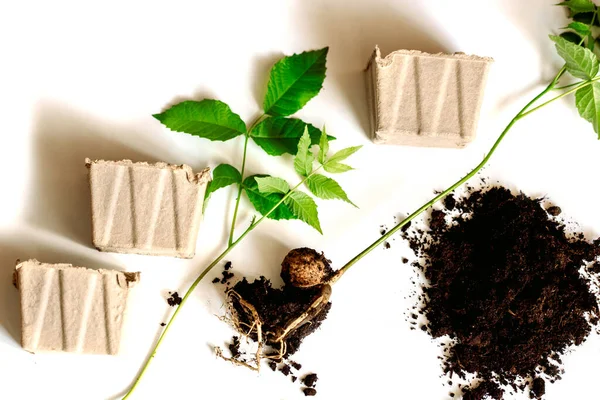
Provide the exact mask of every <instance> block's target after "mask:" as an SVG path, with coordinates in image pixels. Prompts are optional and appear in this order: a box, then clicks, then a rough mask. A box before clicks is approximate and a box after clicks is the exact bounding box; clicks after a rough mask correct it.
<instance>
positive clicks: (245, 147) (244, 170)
mask: <svg viewBox="0 0 600 400" xmlns="http://www.w3.org/2000/svg"><path fill="white" fill-rule="evenodd" d="M264 116H265V114H262V115H261V116H260V117H258V118H257V119H255V120H254V122H253V123H252V125H250V128H248V132H246V134H245V135H244V153H243V156H242V169H241V171H240V175H241V179H242V181H241V182H240V184H239V185H238V186H239V187H238V193H237V197H236V199H235V208H234V210H233V218H231V229H230V230H229V239H228V240H227V245H228V246H231V244H232V243H233V234H234V232H235V224H236V222H237V215H238V209H239V208H240V199H241V198H242V182H244V172H246V154H247V150H248V140H250V132H252V129H254V127H255V126H256V125H257V124H258V123H259V122H260V121H261V120H262V119H263V118H264Z"/></svg>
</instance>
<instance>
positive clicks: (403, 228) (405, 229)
mask: <svg viewBox="0 0 600 400" xmlns="http://www.w3.org/2000/svg"><path fill="white" fill-rule="evenodd" d="M411 225H412V221H409V222H407V223H406V225H404V226H403V227H402V228H400V231H402V232H406V231H408V230H409V229H410V227H411Z"/></svg>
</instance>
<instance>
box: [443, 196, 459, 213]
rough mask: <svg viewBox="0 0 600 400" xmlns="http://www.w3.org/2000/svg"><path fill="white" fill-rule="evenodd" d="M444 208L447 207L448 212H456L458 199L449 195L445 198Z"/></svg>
mask: <svg viewBox="0 0 600 400" xmlns="http://www.w3.org/2000/svg"><path fill="white" fill-rule="evenodd" d="M444 207H446V209H447V210H454V209H455V208H456V198H455V197H454V195H452V194H449V195H448V196H446V197H445V198H444Z"/></svg>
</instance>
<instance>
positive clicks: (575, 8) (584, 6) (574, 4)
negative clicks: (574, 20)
mask: <svg viewBox="0 0 600 400" xmlns="http://www.w3.org/2000/svg"><path fill="white" fill-rule="evenodd" d="M558 5H559V6H565V7H568V8H569V10H571V12H572V13H573V14H577V13H580V12H589V11H595V10H596V6H595V5H594V3H593V2H592V1H591V0H567V1H563V2H562V3H558Z"/></svg>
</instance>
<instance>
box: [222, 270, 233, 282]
mask: <svg viewBox="0 0 600 400" xmlns="http://www.w3.org/2000/svg"><path fill="white" fill-rule="evenodd" d="M222 274H223V278H221V283H222V284H225V283H227V282H229V280H230V279H231V278H233V276H234V275H233V272H229V271H223V272H222Z"/></svg>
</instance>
